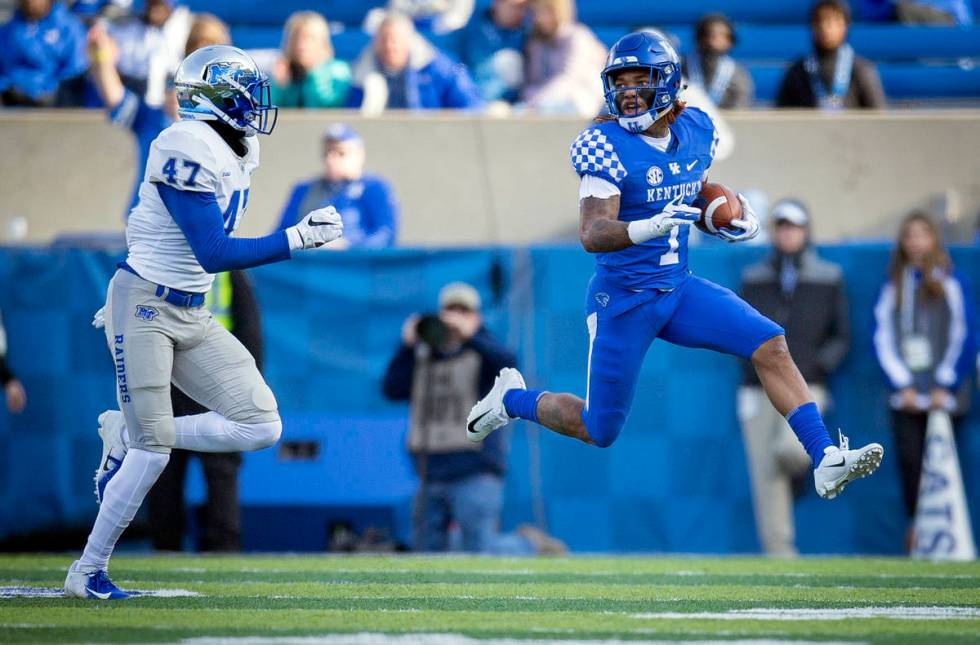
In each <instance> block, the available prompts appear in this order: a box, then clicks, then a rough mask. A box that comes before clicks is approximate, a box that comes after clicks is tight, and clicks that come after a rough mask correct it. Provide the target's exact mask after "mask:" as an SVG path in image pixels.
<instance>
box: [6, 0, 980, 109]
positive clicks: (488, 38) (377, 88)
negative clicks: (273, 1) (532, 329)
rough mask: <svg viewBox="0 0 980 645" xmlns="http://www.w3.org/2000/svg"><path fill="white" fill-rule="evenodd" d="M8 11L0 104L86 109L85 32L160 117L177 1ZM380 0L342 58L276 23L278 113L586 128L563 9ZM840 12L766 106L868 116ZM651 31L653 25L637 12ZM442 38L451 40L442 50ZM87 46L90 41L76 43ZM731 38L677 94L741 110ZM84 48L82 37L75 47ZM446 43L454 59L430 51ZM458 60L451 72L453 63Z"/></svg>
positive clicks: (953, 9) (946, 19)
mask: <svg viewBox="0 0 980 645" xmlns="http://www.w3.org/2000/svg"><path fill="white" fill-rule="evenodd" d="M855 3H856V8H855V12H856V14H857V15H858V16H859V17H860V18H861V19H874V20H881V19H883V18H884V17H893V18H897V19H899V20H901V21H903V22H906V23H910V24H921V23H929V24H971V23H972V21H973V15H972V12H971V9H970V4H969V2H966V1H965V0H896V1H892V0H855ZM131 5H132V3H131V2H128V1H127V0H74V1H73V2H68V1H66V0H17V2H16V9H15V10H14V12H13V14H12V16H11V17H10V18H9V20H8V21H7V22H6V23H4V24H3V25H2V26H0V51H2V52H3V54H2V55H0V103H2V104H3V105H11V106H42V107H53V106H87V107H95V106H98V105H99V104H100V103H99V95H98V93H97V92H96V91H95V88H93V87H92V83H91V82H90V81H89V80H88V79H87V78H86V75H85V71H86V70H87V69H88V68H89V67H90V66H91V65H93V64H95V63H97V62H98V61H95V60H93V59H92V58H91V48H90V49H89V52H88V53H86V47H85V43H86V31H89V32H91V30H93V29H96V30H100V31H102V32H104V33H105V34H107V35H108V36H109V37H111V38H112V40H113V42H114V44H115V50H116V52H117V53H116V55H115V66H116V70H117V72H118V74H119V76H120V77H121V79H122V81H123V84H124V86H125V87H126V88H127V89H128V90H130V91H132V92H133V93H134V94H135V95H137V96H140V97H142V98H143V99H144V100H145V101H146V103H147V104H148V105H150V106H159V105H162V104H163V102H164V100H165V98H166V83H167V79H168V78H169V77H170V76H172V74H173V72H174V70H175V69H176V66H177V65H178V64H179V62H180V60H181V58H182V56H183V55H184V51H185V42H186V40H187V36H188V34H189V32H190V30H191V26H192V24H193V22H194V17H193V15H192V13H191V12H190V10H189V9H188V8H187V7H186V6H184V5H182V4H181V0H146V1H145V2H142V3H139V4H138V5H137V6H138V7H139V9H138V10H137V11H133V10H132V9H129V10H127V9H126V8H127V7H131ZM475 5H476V3H475V2H474V0H390V1H389V2H388V3H387V5H386V6H385V7H383V8H378V9H374V10H372V11H370V12H369V13H368V15H367V16H366V18H365V20H364V24H363V25H362V28H363V30H364V31H365V32H366V33H368V34H369V35H370V42H369V43H368V44H367V45H366V46H365V47H364V49H363V50H362V51H361V52H360V54H359V55H357V56H354V57H353V60H350V61H345V60H340V59H338V58H337V57H336V56H335V55H334V49H333V47H332V46H331V28H330V24H329V23H328V22H327V19H328V18H329V16H323V15H321V14H319V13H317V12H315V11H298V12H296V13H294V14H293V15H292V16H290V17H289V19H288V20H287V21H286V24H285V26H284V29H283V34H282V40H281V47H280V50H279V51H278V53H277V55H271V56H270V55H268V52H266V56H257V59H258V60H259V62H260V65H262V66H263V67H265V68H266V71H267V73H268V74H269V76H270V78H271V79H272V80H273V81H274V97H275V102H276V103H277V104H278V105H280V106H283V107H289V108H333V107H347V108H361V109H362V110H363V111H364V112H365V113H368V114H377V113H379V112H381V111H383V110H385V109H412V110H425V109H465V110H483V109H491V110H495V111H498V112H499V111H500V110H504V111H507V110H509V109H511V108H514V109H516V110H517V111H519V112H523V111H533V112H542V113H547V114H556V113H564V114H579V115H582V116H591V115H594V114H595V113H596V111H597V110H599V109H600V107H601V103H602V100H601V99H602V97H601V91H600V86H599V83H598V81H597V79H598V73H599V71H600V70H601V69H602V66H603V63H604V60H605V54H606V46H605V45H604V44H603V43H602V42H600V40H599V39H598V38H597V37H596V35H595V34H594V33H593V31H592V30H591V29H590V28H589V27H588V26H587V25H585V24H583V23H581V22H579V21H578V20H577V18H576V3H575V0H492V1H491V2H490V3H489V5H488V6H487V7H486V8H482V9H479V10H477V9H476V8H475ZM851 15H852V10H851V7H850V6H849V5H848V3H847V2H846V0H818V1H817V2H816V3H815V4H814V6H813V8H812V10H811V13H810V26H811V29H812V34H813V43H812V53H811V54H810V55H809V56H806V57H804V58H802V59H800V60H797V61H795V62H794V63H792V65H790V66H789V68H788V69H787V71H786V73H785V76H784V78H783V80H782V82H781V83H780V84H779V91H778V94H777V96H776V100H775V105H776V106H777V107H817V108H821V109H840V108H859V107H860V108H882V107H884V106H885V95H884V92H883V90H882V85H881V81H880V80H879V78H878V75H877V72H876V70H875V67H874V65H873V64H872V63H871V62H869V61H868V60H866V59H865V58H862V57H861V56H860V55H859V52H856V51H855V50H854V48H853V47H852V46H851V45H850V44H848V42H847V32H848V28H849V26H850V23H851ZM651 19H652V21H654V20H655V19H656V13H655V11H651ZM447 34H450V35H452V34H456V37H455V38H454V39H452V40H450V41H447V40H446V35H447ZM90 36H91V34H90ZM737 38H738V34H737V33H736V27H735V25H734V24H733V23H732V21H731V20H729V19H728V18H727V17H726V16H724V15H722V14H708V15H705V16H703V17H702V19H701V20H700V21H699V22H698V23H697V26H696V30H695V38H694V42H693V43H692V47H691V48H690V51H688V52H684V53H685V56H684V71H685V76H686V78H687V82H688V83H689V85H691V86H697V87H698V88H699V89H701V90H703V91H704V92H705V93H706V94H707V96H709V97H710V99H711V101H712V102H713V103H714V104H715V105H717V106H718V107H721V108H724V109H728V108H746V107H750V106H752V105H753V104H754V102H755V99H756V97H755V96H754V84H753V79H752V76H751V74H750V72H749V70H748V69H747V68H746V67H745V66H744V65H742V64H740V63H739V62H737V61H736V60H735V59H733V58H732V56H731V54H730V50H731V49H732V47H733V46H734V45H735V43H736V40H737ZM89 41H90V42H91V37H90V38H89ZM447 42H456V43H458V44H459V47H458V49H459V51H458V52H457V51H453V52H450V51H446V50H444V49H442V48H441V47H442V46H445V45H446V44H447ZM457 56H458V60H457Z"/></svg>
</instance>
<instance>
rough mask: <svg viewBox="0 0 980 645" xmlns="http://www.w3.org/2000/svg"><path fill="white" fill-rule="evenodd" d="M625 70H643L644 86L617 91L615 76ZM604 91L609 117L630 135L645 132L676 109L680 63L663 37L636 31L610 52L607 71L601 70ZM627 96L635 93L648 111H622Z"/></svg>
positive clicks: (679, 84)
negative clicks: (647, 78)
mask: <svg viewBox="0 0 980 645" xmlns="http://www.w3.org/2000/svg"><path fill="white" fill-rule="evenodd" d="M624 69H641V70H644V71H646V72H647V73H648V74H649V80H648V81H647V83H646V84H645V85H639V86H634V87H616V74H617V73H618V72H620V71H621V70H624ZM602 87H603V91H604V93H605V97H606V105H607V106H608V107H609V113H610V114H612V115H613V116H615V117H617V119H618V120H619V124H620V125H621V126H623V128H625V129H626V130H629V131H630V132H633V133H634V134H635V133H638V132H643V131H645V130H646V129H647V128H649V127H650V126H651V125H653V123H654V122H655V121H656V120H657V119H659V118H660V117H662V116H664V115H665V114H667V113H668V112H669V111H670V110H672V109H673V108H674V101H675V100H677V94H678V93H679V92H680V91H681V60H680V57H679V56H678V55H677V52H676V51H675V50H674V46H673V45H671V44H670V41H668V40H667V38H665V37H664V36H663V35H662V34H660V33H658V32H655V31H637V32H634V33H632V34H628V35H626V36H623V37H622V38H620V39H619V40H618V41H616V44H615V45H613V46H612V49H610V50H609V58H608V59H607V60H606V67H605V69H603V70H602ZM627 92H636V93H637V94H638V95H639V96H641V97H642V98H643V101H644V103H646V106H647V109H646V110H642V111H641V110H639V105H637V106H636V107H635V108H634V109H632V110H624V109H622V108H621V107H620V103H621V101H622V97H623V95H624V94H625V93H627Z"/></svg>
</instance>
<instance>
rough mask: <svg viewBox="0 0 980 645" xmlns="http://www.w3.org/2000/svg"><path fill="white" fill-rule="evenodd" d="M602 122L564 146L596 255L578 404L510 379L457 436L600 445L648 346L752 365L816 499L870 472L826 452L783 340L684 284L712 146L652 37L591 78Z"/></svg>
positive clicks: (834, 449) (839, 452) (741, 226)
mask: <svg viewBox="0 0 980 645" xmlns="http://www.w3.org/2000/svg"><path fill="white" fill-rule="evenodd" d="M602 82H603V90H604V92H605V96H606V101H607V104H608V107H609V112H610V114H611V115H612V117H614V118H613V119H609V120H607V121H604V122H602V123H599V124H596V125H591V126H589V127H588V128H586V129H585V130H584V131H582V133H581V134H579V135H578V137H577V138H576V139H575V141H574V143H572V148H571V160H572V166H573V167H574V168H575V171H576V172H577V173H578V174H579V176H580V177H581V184H580V189H579V198H580V202H579V204H580V217H581V227H580V237H581V241H582V246H583V247H584V248H585V250H586V251H588V252H589V253H595V254H596V272H595V275H594V276H593V278H592V281H591V283H590V285H589V290H588V295H587V300H586V314H587V317H586V326H587V327H588V331H589V361H588V377H587V379H586V386H585V399H581V398H579V397H577V396H575V395H573V394H565V393H561V394H559V393H552V392H546V391H542V390H529V389H527V388H526V387H525V384H524V379H523V377H522V376H521V374H520V373H519V372H518V371H517V370H514V369H510V368H508V369H504V370H501V372H500V375H499V376H498V377H497V382H496V383H495V385H494V387H493V389H492V390H491V391H490V393H489V394H488V395H487V396H486V397H484V398H483V399H482V400H481V401H480V402H478V403H477V404H476V405H475V406H474V407H473V409H472V411H471V412H470V415H469V419H468V423H467V435H468V436H469V438H470V439H471V440H472V441H480V440H482V439H483V438H484V437H485V436H487V435H488V434H489V433H491V432H493V431H494V430H496V429H497V428H500V427H501V426H503V425H505V424H507V423H508V422H509V421H510V420H512V419H517V418H521V419H527V420H529V421H534V422H535V423H538V424H540V425H543V426H545V427H546V428H549V429H550V430H553V431H555V432H558V433H560V434H563V435H567V436H569V437H573V438H576V439H579V440H581V441H584V442H585V443H587V444H591V445H595V446H600V447H606V446H609V445H611V444H612V443H613V442H614V441H615V440H616V437H618V436H619V433H620V430H622V428H623V424H624V423H625V422H626V417H627V414H628V412H629V409H630V406H631V404H632V401H633V394H634V391H635V388H636V379H637V376H638V375H639V372H640V365H641V363H642V362H643V356H644V355H645V354H646V351H647V348H649V346H650V343H652V342H653V340H654V339H655V338H662V339H664V340H666V341H668V342H670V343H674V344H677V345H683V346H685V347H702V348H708V349H713V350H715V351H719V352H724V353H727V354H733V355H735V356H739V357H741V358H744V359H748V360H751V361H752V364H753V365H754V366H755V369H756V370H757V372H758V374H759V378H760V380H761V382H762V385H763V387H764V388H765V390H766V393H767V394H768V395H769V399H770V401H771V402H772V404H773V405H774V406H775V407H776V409H777V410H779V412H780V413H781V414H783V415H785V417H786V419H787V421H789V424H790V426H792V428H793V430H794V431H795V433H796V435H797V437H798V438H799V440H800V442H801V443H802V444H803V446H804V448H805V449H806V451H807V453H808V454H809V455H810V457H811V459H812V461H813V465H814V481H815V484H816V488H817V493H818V494H819V495H820V496H821V497H824V498H827V499H830V498H833V497H836V496H837V495H838V494H839V493H840V491H841V490H842V489H843V488H844V487H845V486H846V485H847V484H848V483H849V482H851V481H853V480H855V479H858V478H860V477H864V476H866V475H869V474H871V473H872V472H874V470H875V469H876V468H877V467H878V465H879V463H880V462H881V458H882V455H883V449H882V447H881V446H880V445H878V444H876V443H873V444H869V445H867V446H865V447H863V448H860V449H857V450H849V449H848V446H847V439H846V437H844V436H843V435H841V437H840V443H841V445H840V447H838V446H835V445H833V442H832V441H831V439H830V436H829V435H828V433H827V429H826V427H825V425H824V422H823V419H822V418H821V417H820V413H819V412H818V411H817V406H816V405H815V404H814V402H813V397H812V396H811V395H810V391H809V388H808V387H807V384H806V382H805V381H804V380H803V377H802V376H801V375H800V372H799V370H798V369H797V367H796V364H795V363H794V362H793V359H792V358H791V357H790V354H789V350H788V349H787V347H786V340H785V338H784V336H783V329H782V328H781V327H780V326H779V325H777V324H776V323H774V322H772V321H771V320H769V319H767V318H765V317H764V316H762V315H761V314H760V313H759V312H757V311H756V310H755V309H753V308H752V307H751V306H749V305H748V304H746V303H745V302H744V301H742V300H741V299H740V298H739V297H738V296H736V295H735V294H734V293H732V292H731V291H729V290H728V289H724V288H722V287H720V286H718V285H716V284H713V283H711V282H708V281H707V280H704V279H702V278H699V277H697V276H694V275H692V274H691V272H690V271H689V270H688V267H687V240H688V233H689V230H690V225H691V224H692V223H694V222H696V221H697V220H698V218H699V215H700V211H699V210H698V209H696V208H693V207H692V206H691V205H690V204H691V203H692V202H693V201H694V199H695V197H696V196H697V194H698V192H700V190H701V187H702V182H703V181H704V180H705V177H706V171H707V170H708V168H709V167H710V165H711V162H712V158H713V157H714V149H715V145H716V143H717V136H716V133H715V128H714V125H713V124H712V122H711V119H710V118H709V117H708V116H707V115H706V114H705V113H704V112H701V111H700V110H697V109H694V108H687V109H685V106H684V103H683V102H682V101H679V100H678V98H677V97H678V92H679V91H680V89H681V73H680V61H679V59H678V57H677V53H676V52H675V51H674V49H673V47H672V46H671V45H670V43H669V42H668V41H666V40H665V39H664V38H663V37H661V36H659V35H658V34H656V33H652V32H637V33H633V34H630V35H628V36H624V37H623V38H622V39H620V40H619V41H618V42H617V43H616V44H615V45H614V46H613V48H612V50H611V51H610V53H609V59H608V61H607V63H606V67H605V69H604V70H603V72H602ZM739 200H740V201H741V202H742V213H743V215H742V218H741V219H739V220H734V221H733V222H732V226H731V228H724V229H720V230H718V231H717V232H716V233H715V235H717V236H718V237H721V238H723V239H725V240H728V241H730V242H739V241H742V240H747V239H750V238H752V237H754V236H755V235H756V234H757V233H758V230H759V225H758V221H757V219H756V217H755V215H754V214H753V212H752V209H751V207H750V206H749V204H748V202H747V201H746V200H745V198H744V197H742V196H741V195H740V196H739Z"/></svg>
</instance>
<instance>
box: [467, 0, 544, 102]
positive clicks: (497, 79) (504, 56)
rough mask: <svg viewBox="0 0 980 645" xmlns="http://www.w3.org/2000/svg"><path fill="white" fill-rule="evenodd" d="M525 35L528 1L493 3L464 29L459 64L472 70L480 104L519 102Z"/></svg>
mask: <svg viewBox="0 0 980 645" xmlns="http://www.w3.org/2000/svg"><path fill="white" fill-rule="evenodd" d="M528 31H529V25H528V0H493V4H491V5H490V6H489V7H487V8H486V9H485V10H483V11H482V12H480V13H479V14H477V15H476V16H474V18H473V20H472V21H470V24H469V25H468V26H467V27H466V33H465V35H464V37H463V62H464V63H466V64H467V65H468V66H469V68H470V69H471V70H473V76H474V77H475V78H476V85H477V87H478V88H479V90H480V95H481V96H482V97H483V99H484V100H486V101H506V102H508V103H515V102H517V100H518V99H519V98H520V94H521V85H522V84H523V82H524V44H525V41H526V40H527V35H528Z"/></svg>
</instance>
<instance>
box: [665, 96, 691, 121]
mask: <svg viewBox="0 0 980 645" xmlns="http://www.w3.org/2000/svg"><path fill="white" fill-rule="evenodd" d="M686 107H687V103H685V102H684V101H682V100H680V99H676V100H675V101H674V109H672V110H671V111H670V112H668V113H667V114H665V115H663V117H661V118H663V119H664V120H665V121H667V125H673V124H674V121H676V120H677V117H679V116H680V115H681V112H683V111H684V108H686Z"/></svg>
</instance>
